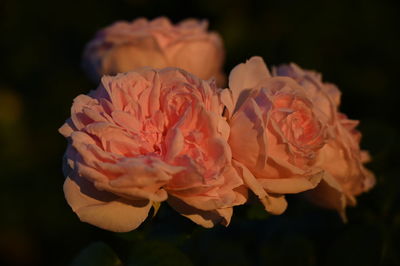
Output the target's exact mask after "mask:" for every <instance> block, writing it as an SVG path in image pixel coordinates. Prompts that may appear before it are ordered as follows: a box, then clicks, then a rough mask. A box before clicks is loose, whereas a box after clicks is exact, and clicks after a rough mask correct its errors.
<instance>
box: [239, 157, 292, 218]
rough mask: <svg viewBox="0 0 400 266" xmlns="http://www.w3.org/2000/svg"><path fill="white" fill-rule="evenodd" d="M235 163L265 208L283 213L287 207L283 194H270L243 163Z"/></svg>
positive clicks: (271, 211)
mask: <svg viewBox="0 0 400 266" xmlns="http://www.w3.org/2000/svg"><path fill="white" fill-rule="evenodd" d="M232 162H233V165H234V166H235V167H236V168H238V169H239V171H240V173H241V175H242V177H243V181H244V183H245V184H246V185H247V186H248V187H249V188H250V189H251V190H252V191H253V192H254V194H256V195H257V197H258V198H259V199H260V201H261V203H262V204H263V205H264V207H265V210H267V211H268V212H270V213H272V214H277V215H279V214H282V213H283V212H284V211H285V210H286V208H287V202H286V200H285V197H284V196H283V195H274V194H268V193H267V192H266V191H265V190H264V188H263V187H262V185H261V184H260V183H259V181H258V180H257V179H256V178H255V177H254V175H253V174H252V173H251V172H250V171H249V169H247V167H246V166H244V165H243V164H241V163H239V162H237V161H235V160H233V161H232Z"/></svg>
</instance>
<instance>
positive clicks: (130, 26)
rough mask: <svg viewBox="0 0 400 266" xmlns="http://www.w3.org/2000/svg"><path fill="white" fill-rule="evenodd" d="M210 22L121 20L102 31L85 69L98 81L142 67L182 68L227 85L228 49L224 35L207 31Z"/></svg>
mask: <svg viewBox="0 0 400 266" xmlns="http://www.w3.org/2000/svg"><path fill="white" fill-rule="evenodd" d="M207 27H208V23H207V21H204V20H203V21H199V20H196V19H187V20H184V21H182V22H180V23H178V24H176V25H173V24H172V23H171V22H170V20H169V19H167V18H165V17H160V18H156V19H154V20H151V21H148V20H147V19H145V18H139V19H136V20H133V21H132V22H124V21H119V22H116V23H114V24H112V25H111V26H108V27H106V28H104V29H102V30H100V31H99V32H98V33H97V34H96V36H95V38H94V39H93V40H92V41H90V42H89V43H88V44H87V46H86V49H85V51H84V54H83V66H84V69H85V70H86V72H87V73H88V74H89V76H90V77H91V78H92V79H93V80H95V81H98V80H99V79H100V77H101V76H102V75H104V74H107V75H110V74H116V73H121V72H127V71H130V70H133V69H136V68H138V67H143V66H150V67H154V68H164V67H179V68H182V69H185V70H187V71H189V72H191V73H193V74H194V75H196V76H198V77H200V78H202V79H205V80H208V79H210V78H216V79H217V83H218V84H219V85H221V86H222V85H223V83H224V80H225V76H224V74H223V70H222V65H223V61H224V48H223V44H222V40H221V38H220V36H219V35H218V34H217V33H215V32H208V31H207Z"/></svg>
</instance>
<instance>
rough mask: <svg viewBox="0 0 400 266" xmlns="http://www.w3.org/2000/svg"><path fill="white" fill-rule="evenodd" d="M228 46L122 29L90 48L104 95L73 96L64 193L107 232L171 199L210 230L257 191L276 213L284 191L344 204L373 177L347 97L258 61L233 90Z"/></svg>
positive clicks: (163, 22)
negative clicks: (344, 109)
mask: <svg viewBox="0 0 400 266" xmlns="http://www.w3.org/2000/svg"><path fill="white" fill-rule="evenodd" d="M223 59H224V51H223V48H222V42H221V38H220V37H219V36H218V35H217V34H216V33H212V32H211V33H210V32H208V31H207V23H206V22H201V21H196V20H186V21H183V22H181V23H179V24H177V25H173V24H171V22H170V21H169V20H168V19H166V18H158V19H155V20H153V21H147V20H146V19H138V20H135V21H133V22H132V23H128V22H118V23H115V24H113V25H111V26H110V27H108V28H105V29H103V30H101V31H100V32H99V33H98V34H97V35H96V37H95V39H94V40H93V41H91V42H90V43H89V44H88V45H87V48H86V50H85V52H84V66H85V69H86V70H87V71H88V73H89V75H91V76H92V77H93V78H94V79H98V78H99V77H100V76H102V75H103V77H102V78H101V82H100V85H99V86H98V87H97V89H96V90H93V91H91V92H90V93H88V94H87V95H79V96H78V97H76V98H75V100H74V102H73V105H72V108H71V117H70V118H69V119H68V120H67V121H66V123H65V124H64V125H63V126H62V127H61V128H60V130H59V131H60V133H61V134H62V135H63V136H65V137H66V138H67V140H68V147H67V150H66V153H65V156H64V164H63V165H64V169H63V170H64V174H65V176H66V180H65V183H64V193H65V197H66V199H67V201H68V203H69V205H70V206H71V207H72V209H73V211H74V212H75V213H76V214H77V215H78V216H79V218H80V219H81V220H82V221H84V222H87V223H90V224H93V225H95V226H98V227H101V228H103V229H107V230H111V231H116V232H126V231H130V230H133V229H136V228H137V227H138V226H139V225H140V224H141V223H142V222H143V221H144V220H145V219H146V218H147V217H148V215H149V212H150V210H151V208H152V207H153V208H154V209H155V210H156V209H157V208H158V207H159V205H160V204H161V203H163V202H166V203H168V204H169V205H170V206H171V207H172V208H173V209H175V210H176V211H177V212H179V213H180V214H181V215H183V216H185V217H187V218H189V219H191V220H192V221H193V222H195V223H197V224H199V225H202V226H204V227H213V226H214V225H216V224H219V223H220V224H222V225H225V226H227V225H228V224H229V222H230V220H231V217H232V214H233V207H234V206H238V205H242V204H245V203H246V202H247V201H248V198H249V193H253V194H255V195H256V196H257V197H258V198H259V200H260V202H261V203H262V204H263V205H264V207H265V210H266V211H268V212H270V213H272V214H281V213H282V212H284V211H285V209H286V208H287V202H286V200H285V195H286V194H295V193H300V192H304V193H303V194H304V195H305V196H306V198H307V199H309V200H310V201H311V202H313V203H315V204H318V205H320V206H323V207H327V208H331V209H336V210H337V211H338V212H339V213H340V214H341V215H342V217H343V218H345V208H346V206H348V205H355V204H356V198H355V197H356V196H357V195H359V194H361V193H362V192H365V191H367V190H369V189H370V188H371V187H372V186H373V185H374V182H375V178H374V175H373V174H372V173H371V172H370V171H368V170H367V169H366V168H365V167H364V165H363V164H364V163H366V162H367V161H368V160H369V155H368V153H367V152H366V151H363V150H361V149H360V138H361V134H360V132H358V131H357V130H356V126H357V124H358V121H355V120H350V119H349V118H347V117H346V115H344V114H343V113H340V111H339V110H338V108H339V105H340V97H341V95H340V91H339V90H338V88H337V87H336V86H335V85H333V84H329V83H326V82H323V80H322V77H321V75H320V74H318V73H316V72H312V71H308V70H303V69H302V68H300V67H299V66H297V65H295V64H289V65H281V66H278V67H274V68H272V69H271V70H270V69H268V67H267V66H266V64H265V63H264V61H263V59H262V58H260V57H252V58H250V59H249V60H248V61H247V62H245V63H242V64H239V65H237V66H236V67H235V68H234V69H233V70H232V71H231V72H230V75H229V80H228V85H227V88H225V87H223V86H221V85H222V84H223V83H224V75H223V74H222V65H223Z"/></svg>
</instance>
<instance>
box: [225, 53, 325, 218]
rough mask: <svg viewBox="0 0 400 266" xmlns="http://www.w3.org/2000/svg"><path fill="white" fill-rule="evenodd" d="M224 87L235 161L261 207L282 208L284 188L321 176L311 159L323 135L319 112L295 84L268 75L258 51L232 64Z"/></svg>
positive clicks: (304, 185)
mask: <svg viewBox="0 0 400 266" xmlns="http://www.w3.org/2000/svg"><path fill="white" fill-rule="evenodd" d="M229 88H230V90H225V91H223V92H222V95H221V97H222V99H223V101H224V103H225V104H226V107H227V116H228V118H229V120H228V121H229V124H230V126H231V133H230V137H229V144H230V146H231V149H232V154H233V158H234V162H235V165H236V167H237V168H238V169H239V171H240V172H241V174H242V176H243V179H244V180H245V183H246V185H247V186H248V187H249V188H250V189H252V190H253V192H255V194H257V195H258V196H259V197H260V199H261V201H262V202H263V204H264V205H265V207H266V210H267V211H269V212H271V213H275V214H279V213H282V212H283V211H284V210H285V208H286V205H287V203H286V201H285V199H284V196H283V195H284V194H287V193H298V192H302V191H305V190H309V189H312V188H314V187H315V186H316V185H317V184H318V182H319V181H320V179H321V177H322V176H323V171H322V169H320V168H318V167H316V166H315V163H316V155H317V153H318V151H319V150H320V149H321V148H322V147H323V145H324V144H325V142H326V139H327V136H328V134H327V126H326V125H325V123H324V122H325V120H324V116H323V114H322V113H321V112H318V110H317V109H316V107H315V106H314V104H313V102H312V101H311V100H310V99H309V98H308V97H307V93H306V91H305V89H304V88H303V87H302V86H301V85H300V84H298V83H297V82H296V81H295V80H294V79H291V78H287V77H272V76H271V75H270V73H269V71H268V69H267V67H266V65H265V63H264V61H263V60H262V59H261V58H260V57H252V58H251V59H250V60H248V61H247V62H246V63H244V64H240V65H238V66H236V67H235V68H234V69H233V70H232V72H231V74H230V76H229Z"/></svg>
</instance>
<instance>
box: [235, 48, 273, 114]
mask: <svg viewBox="0 0 400 266" xmlns="http://www.w3.org/2000/svg"><path fill="white" fill-rule="evenodd" d="M270 77H271V75H270V73H269V70H268V68H267V66H266V65H265V62H264V60H263V59H262V58H261V57H258V56H253V57H252V58H250V59H249V60H247V61H246V63H242V64H239V65H237V66H236V67H235V68H234V69H232V71H231V73H230V74H229V88H230V89H231V90H232V96H233V101H234V103H235V105H236V108H237V106H238V105H240V103H238V99H239V98H240V95H241V94H242V92H244V91H245V90H246V89H251V88H255V87H256V86H257V84H259V83H260V81H262V80H264V79H268V78H270Z"/></svg>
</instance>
